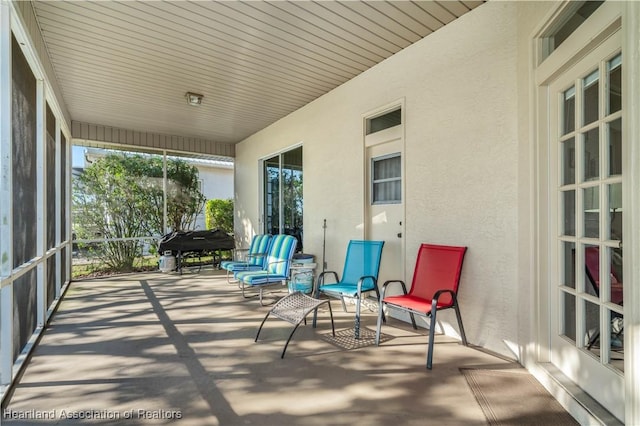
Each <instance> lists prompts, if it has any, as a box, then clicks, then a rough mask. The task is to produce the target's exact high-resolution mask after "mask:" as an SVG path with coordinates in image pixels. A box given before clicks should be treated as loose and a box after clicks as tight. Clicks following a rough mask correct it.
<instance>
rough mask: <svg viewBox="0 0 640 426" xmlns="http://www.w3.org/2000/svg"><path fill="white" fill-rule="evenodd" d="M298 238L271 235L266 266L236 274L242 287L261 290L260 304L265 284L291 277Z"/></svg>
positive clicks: (282, 281) (243, 288) (243, 291)
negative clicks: (292, 261)
mask: <svg viewBox="0 0 640 426" xmlns="http://www.w3.org/2000/svg"><path fill="white" fill-rule="evenodd" d="M297 243H298V240H296V238H295V237H293V236H291V235H284V234H279V235H274V236H273V237H271V244H270V246H269V252H268V253H267V256H266V257H265V260H264V268H263V269H260V270H254V271H239V272H236V273H235V274H234V276H235V278H236V279H237V280H238V286H240V288H241V289H242V296H244V297H251V296H246V295H245V289H248V288H258V289H259V290H260V292H259V295H260V304H263V303H262V289H263V288H264V287H265V286H269V285H273V284H281V283H284V282H285V281H286V280H287V279H288V278H289V271H290V268H291V259H292V258H293V254H294V253H295V251H296V245H297Z"/></svg>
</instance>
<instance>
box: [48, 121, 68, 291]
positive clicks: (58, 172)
mask: <svg viewBox="0 0 640 426" xmlns="http://www.w3.org/2000/svg"><path fill="white" fill-rule="evenodd" d="M60 128H61V126H60V120H59V119H58V120H56V134H55V138H56V145H55V146H56V149H55V155H56V159H55V180H56V185H55V187H56V195H55V197H56V200H55V202H56V209H55V212H56V236H55V241H56V242H55V246H56V247H60V244H61V243H62V242H63V241H64V236H63V235H62V208H63V206H64V201H65V200H63V199H62V179H61V176H60V175H61V173H62V161H60V158H61V156H62V155H66V153H63V152H62V140H61V138H60ZM50 202H51V201H50ZM63 251H64V247H61V248H59V249H58V250H57V251H56V254H55V265H56V272H55V280H56V286H55V294H54V297H56V298H57V297H60V289H61V288H62V269H61V268H62V261H61V259H60V258H61V257H62V253H63Z"/></svg>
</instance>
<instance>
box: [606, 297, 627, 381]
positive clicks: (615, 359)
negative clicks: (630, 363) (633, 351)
mask: <svg viewBox="0 0 640 426" xmlns="http://www.w3.org/2000/svg"><path fill="white" fill-rule="evenodd" d="M607 311H608V314H609V323H610V324H611V344H610V345H609V364H611V366H612V367H614V368H615V369H617V370H620V371H624V317H623V315H622V314H619V313H617V312H613V311H609V310H607Z"/></svg>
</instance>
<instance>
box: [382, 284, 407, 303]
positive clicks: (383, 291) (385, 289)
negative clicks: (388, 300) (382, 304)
mask: <svg viewBox="0 0 640 426" xmlns="http://www.w3.org/2000/svg"><path fill="white" fill-rule="evenodd" d="M389 284H400V286H401V287H402V294H405V295H406V294H407V286H406V285H405V283H404V281H402V280H388V281H385V282H384V284H382V289H381V290H380V300H381V301H382V300H384V294H385V293H386V292H387V286H388V285H389Z"/></svg>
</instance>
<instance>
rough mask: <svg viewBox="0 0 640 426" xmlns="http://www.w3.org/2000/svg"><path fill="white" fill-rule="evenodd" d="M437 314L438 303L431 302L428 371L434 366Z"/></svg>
mask: <svg viewBox="0 0 640 426" xmlns="http://www.w3.org/2000/svg"><path fill="white" fill-rule="evenodd" d="M436 312H438V305H437V301H436V300H433V301H432V302H431V321H430V323H429V349H428V351H427V369H428V370H431V367H432V366H433V344H434V340H435V337H436Z"/></svg>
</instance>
